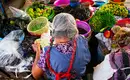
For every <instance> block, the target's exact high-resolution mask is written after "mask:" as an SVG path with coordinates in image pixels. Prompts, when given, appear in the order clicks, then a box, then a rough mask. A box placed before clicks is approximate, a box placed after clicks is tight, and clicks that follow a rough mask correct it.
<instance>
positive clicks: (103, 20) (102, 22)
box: [89, 11, 116, 32]
mask: <svg viewBox="0 0 130 80" xmlns="http://www.w3.org/2000/svg"><path fill="white" fill-rule="evenodd" d="M115 23H116V19H115V17H114V15H113V14H111V13H109V12H107V11H96V13H95V14H94V15H93V17H92V18H91V19H90V21H89V24H90V26H91V28H92V29H93V31H95V32H103V31H104V30H106V29H108V28H111V27H112V26H113V25H114V24H115Z"/></svg>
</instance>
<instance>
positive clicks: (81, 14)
mask: <svg viewBox="0 0 130 80" xmlns="http://www.w3.org/2000/svg"><path fill="white" fill-rule="evenodd" d="M54 11H55V14H59V13H61V12H66V13H70V14H72V15H73V16H74V17H75V18H76V19H80V20H87V19H88V18H90V16H91V11H90V10H89V8H85V7H84V6H82V5H78V6H76V7H71V6H70V5H69V6H67V7H65V8H61V7H54Z"/></svg>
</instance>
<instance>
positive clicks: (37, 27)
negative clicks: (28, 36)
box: [31, 23, 44, 31]
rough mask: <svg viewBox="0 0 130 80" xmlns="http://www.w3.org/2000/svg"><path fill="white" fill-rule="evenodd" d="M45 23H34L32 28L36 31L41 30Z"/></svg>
mask: <svg viewBox="0 0 130 80" xmlns="http://www.w3.org/2000/svg"><path fill="white" fill-rule="evenodd" d="M43 24H44V23H40V24H36V25H34V26H33V27H32V28H31V31H36V30H39V29H41V28H42V27H43Z"/></svg>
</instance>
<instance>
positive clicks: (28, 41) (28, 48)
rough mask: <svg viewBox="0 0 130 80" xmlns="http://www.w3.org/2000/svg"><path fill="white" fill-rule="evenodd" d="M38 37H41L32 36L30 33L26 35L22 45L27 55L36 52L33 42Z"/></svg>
mask: <svg viewBox="0 0 130 80" xmlns="http://www.w3.org/2000/svg"><path fill="white" fill-rule="evenodd" d="M38 38H39V37H36V36H32V35H30V34H28V35H26V36H25V38H24V40H23V41H22V43H21V47H22V50H23V51H24V53H25V56H28V55H30V54H33V53H35V52H34V50H33V48H32V44H33V43H34V41H35V40H36V39H38Z"/></svg>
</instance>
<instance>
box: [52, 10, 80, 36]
mask: <svg viewBox="0 0 130 80" xmlns="http://www.w3.org/2000/svg"><path fill="white" fill-rule="evenodd" d="M52 28H53V34H52V36H53V37H68V38H74V37H75V35H76V34H78V29H77V25H76V21H75V18H74V17H73V16H72V15H71V14H68V13H60V14H57V15H56V16H55V17H54V19H53V22H52Z"/></svg>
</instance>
